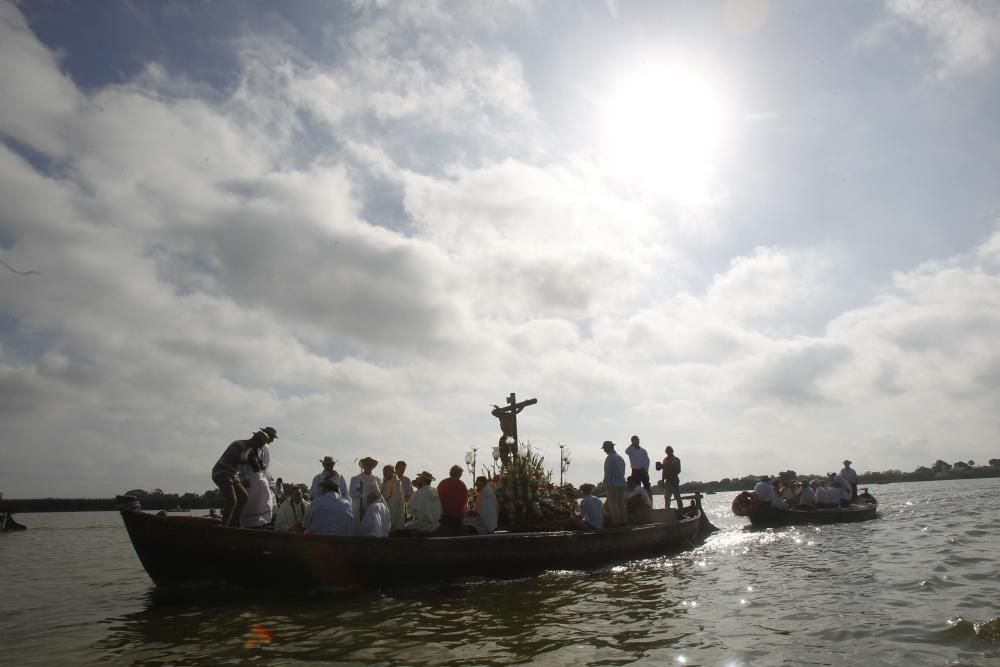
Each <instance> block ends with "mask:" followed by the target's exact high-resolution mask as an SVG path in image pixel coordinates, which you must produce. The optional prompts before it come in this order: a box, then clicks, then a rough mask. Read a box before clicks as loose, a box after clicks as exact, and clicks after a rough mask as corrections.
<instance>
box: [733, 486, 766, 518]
mask: <svg viewBox="0 0 1000 667" xmlns="http://www.w3.org/2000/svg"><path fill="white" fill-rule="evenodd" d="M758 507H760V498H758V497H757V494H756V493H755V492H753V491H743V492H742V493H740V495H738V496H736V497H735V498H733V514H735V515H736V516H750V515H751V514H753V513H754V512H756V511H757V508H758Z"/></svg>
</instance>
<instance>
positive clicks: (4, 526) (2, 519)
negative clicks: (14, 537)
mask: <svg viewBox="0 0 1000 667" xmlns="http://www.w3.org/2000/svg"><path fill="white" fill-rule="evenodd" d="M18 530H28V527H27V526H25V525H24V524H20V523H18V522H17V521H14V517H13V516H12V515H11V513H10V512H0V533H13V532H15V531H18Z"/></svg>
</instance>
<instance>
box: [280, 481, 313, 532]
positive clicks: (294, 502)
mask: <svg viewBox="0 0 1000 667" xmlns="http://www.w3.org/2000/svg"><path fill="white" fill-rule="evenodd" d="M309 505H310V503H309V501H308V500H306V499H304V498H303V497H302V487H301V486H293V487H292V492H291V493H289V494H288V497H287V498H285V501H284V502H283V503H281V507H279V508H278V516H277V517H276V518H275V519H274V529H275V530H277V531H281V532H293V533H301V532H302V531H303V530H304V529H305V524H304V521H305V519H306V511H307V510H308V509H309Z"/></svg>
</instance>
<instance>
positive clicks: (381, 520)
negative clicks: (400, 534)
mask: <svg viewBox="0 0 1000 667" xmlns="http://www.w3.org/2000/svg"><path fill="white" fill-rule="evenodd" d="M391 524H392V519H391V518H390V517H389V508H388V507H386V506H385V503H384V502H382V501H378V502H374V503H372V504H371V505H369V506H368V509H366V510H365V517H364V518H363V519H362V520H361V532H360V533H359V535H365V536H368V537H389V529H390V528H391V527H392V526H391Z"/></svg>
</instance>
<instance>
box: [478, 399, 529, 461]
mask: <svg viewBox="0 0 1000 667" xmlns="http://www.w3.org/2000/svg"><path fill="white" fill-rule="evenodd" d="M537 402H538V399H537V398H529V399H528V400H526V401H521V402H520V403H518V402H517V397H516V396H515V395H514V393H513V392H511V395H510V396H508V397H507V405H505V406H503V407H502V408H501V407H500V406H499V405H494V406H493V411H492V412H491V413H490V414H491V415H493V416H494V417H496V418H497V419H499V420H500V431H501V432H502V435H501V436H500V442H499V445H500V459H501V460H502V461H503V463H504V465H505V466H507V465H510V462H511V459H512V457H516V456H517V413H519V412H520V411H521V410H523V409H525V408H526V407H528V406H529V405H534V404H535V403H537Z"/></svg>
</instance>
